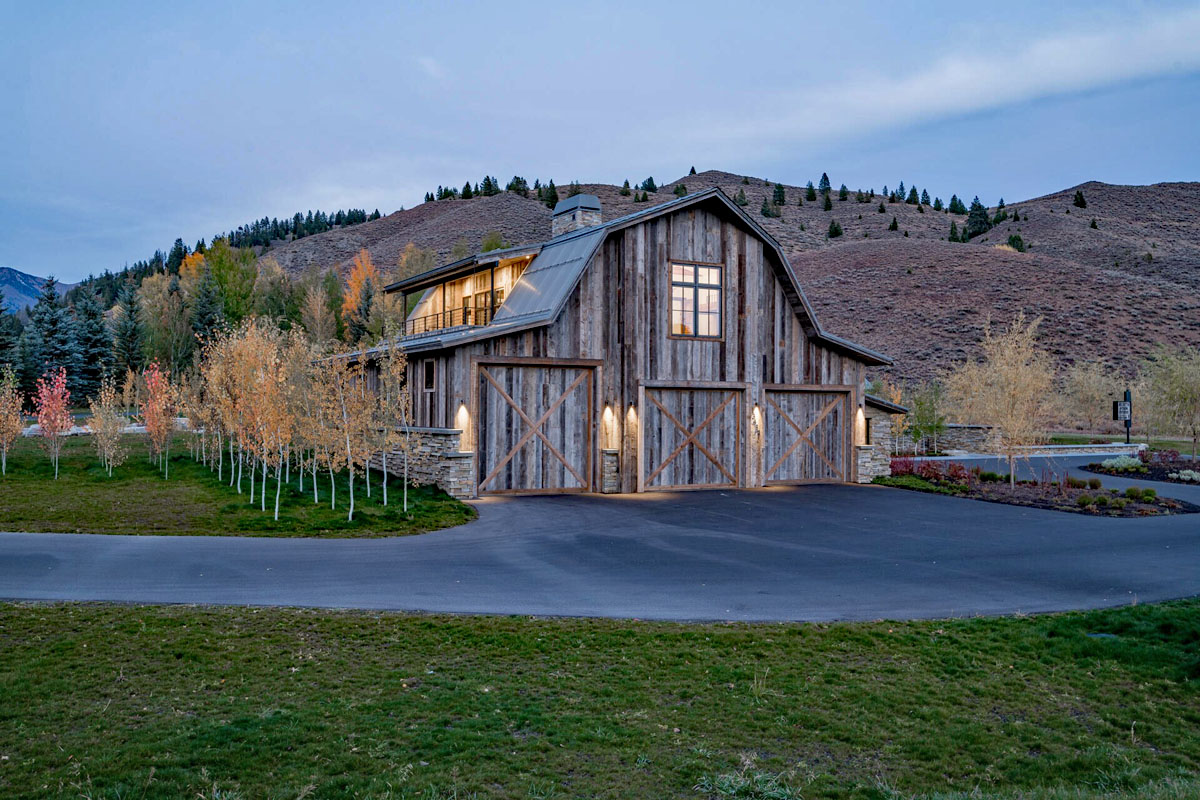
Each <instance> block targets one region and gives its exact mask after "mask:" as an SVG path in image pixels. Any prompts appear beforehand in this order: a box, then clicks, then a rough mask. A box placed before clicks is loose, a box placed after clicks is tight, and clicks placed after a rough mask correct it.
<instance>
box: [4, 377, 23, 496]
mask: <svg viewBox="0 0 1200 800" xmlns="http://www.w3.org/2000/svg"><path fill="white" fill-rule="evenodd" d="M22 428H23V426H22V424H21V390H20V388H19V382H18V380H17V375H16V373H15V372H13V368H12V366H11V365H8V364H5V365H4V369H3V371H0V475H7V474H8V449H9V448H10V447H12V445H13V442H15V441H16V440H17V437H18V436H20V435H21V430H22Z"/></svg>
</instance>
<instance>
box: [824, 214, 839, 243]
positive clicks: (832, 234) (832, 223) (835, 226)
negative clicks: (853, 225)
mask: <svg viewBox="0 0 1200 800" xmlns="http://www.w3.org/2000/svg"><path fill="white" fill-rule="evenodd" d="M826 235H827V236H828V237H829V238H830V239H836V238H837V237H839V236H841V235H842V225H841V223H839V222H838V221H837V220H836V219H831V220H829V232H828V233H827V234H826Z"/></svg>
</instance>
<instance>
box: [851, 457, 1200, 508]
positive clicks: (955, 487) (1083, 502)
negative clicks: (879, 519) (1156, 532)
mask: <svg viewBox="0 0 1200 800" xmlns="http://www.w3.org/2000/svg"><path fill="white" fill-rule="evenodd" d="M873 482H874V483H876V484H879V485H881V486H892V487H895V488H898V489H911V490H914V491H918V492H931V493H934V494H946V495H953V496H955V497H966V498H969V499H972V500H984V501H987V502H989V503H1005V504H1008V505H1014V506H1027V507H1029V508H1044V509H1048V510H1052V511H1071V512H1074V513H1078V514H1093V515H1097V516H1108V517H1157V516H1164V515H1167V514H1194V513H1196V512H1200V506H1197V505H1194V504H1192V503H1187V502H1184V501H1182V500H1176V499H1174V498H1170V497H1159V496H1158V492H1157V491H1155V490H1154V489H1151V488H1148V487H1146V488H1143V487H1140V486H1130V487H1129V488H1127V489H1125V490H1124V491H1120V490H1117V489H1105V488H1104V487H1103V484H1102V483H1101V481H1100V479H1099V478H1090V479H1088V480H1083V479H1080V478H1074V477H1071V476H1070V475H1065V474H1064V475H1061V476H1060V475H1055V474H1052V473H1047V474H1046V475H1045V476H1043V478H1042V479H1039V480H1022V481H1017V482H1016V483H1015V485H1014V484H1010V482H1009V476H1008V475H1000V474H998V473H995V472H984V471H983V470H981V469H979V468H978V467H976V468H974V469H967V468H966V467H965V466H963V465H962V464H960V463H958V462H956V461H951V462H948V463H941V462H937V461H922V462H914V461H913V460H912V459H908V458H894V459H892V474H891V475H890V476H888V477H879V478H875V480H874V481H873Z"/></svg>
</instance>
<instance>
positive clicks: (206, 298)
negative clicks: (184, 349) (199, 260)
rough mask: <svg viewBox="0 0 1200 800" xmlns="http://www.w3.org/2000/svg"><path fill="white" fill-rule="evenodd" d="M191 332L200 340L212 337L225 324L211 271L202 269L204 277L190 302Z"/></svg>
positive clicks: (219, 297) (206, 268)
mask: <svg viewBox="0 0 1200 800" xmlns="http://www.w3.org/2000/svg"><path fill="white" fill-rule="evenodd" d="M191 317H192V331H193V333H195V334H196V336H197V337H199V338H200V339H201V340H206V339H209V338H211V337H212V335H213V333H215V332H216V331H217V330H219V329H220V328H221V327H223V326H224V324H225V314H224V312H223V311H222V310H221V294H220V292H219V291H218V290H217V282H216V281H215V280H214V279H213V276H212V270H210V269H208V267H205V268H204V275H203V277H201V278H200V283H198V284H196V290H195V292H194V293H193V295H192V302H191Z"/></svg>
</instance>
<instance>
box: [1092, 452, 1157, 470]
mask: <svg viewBox="0 0 1200 800" xmlns="http://www.w3.org/2000/svg"><path fill="white" fill-rule="evenodd" d="M1100 466H1101V467H1103V468H1104V469H1107V470H1111V471H1113V472H1145V471H1146V465H1145V464H1143V463H1142V461H1141V459H1140V458H1133V457H1132V456H1117V457H1116V458H1106V459H1105V460H1103V461H1101V462H1100Z"/></svg>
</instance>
